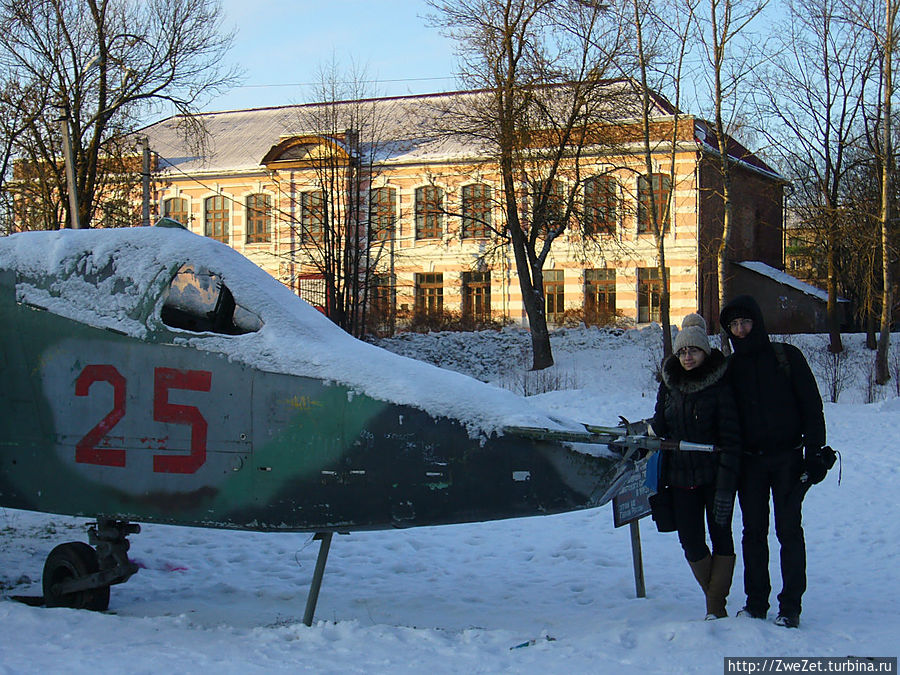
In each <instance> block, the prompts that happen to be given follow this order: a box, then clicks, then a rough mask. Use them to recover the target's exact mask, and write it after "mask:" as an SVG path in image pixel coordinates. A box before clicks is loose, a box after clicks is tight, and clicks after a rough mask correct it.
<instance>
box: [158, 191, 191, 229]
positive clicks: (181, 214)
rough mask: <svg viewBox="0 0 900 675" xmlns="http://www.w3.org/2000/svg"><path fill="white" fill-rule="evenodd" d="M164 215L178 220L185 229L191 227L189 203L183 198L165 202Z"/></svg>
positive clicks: (174, 198)
mask: <svg viewBox="0 0 900 675" xmlns="http://www.w3.org/2000/svg"><path fill="white" fill-rule="evenodd" d="M163 215H164V216H165V217H166V218H171V219H172V220H177V221H178V222H179V223H181V224H182V225H184V226H185V227H189V226H190V222H189V221H190V219H191V214H190V213H189V212H188V201H187V199H184V198H182V197H172V198H171V199H167V200H165V201H164V202H163Z"/></svg>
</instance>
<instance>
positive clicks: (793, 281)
mask: <svg viewBox="0 0 900 675" xmlns="http://www.w3.org/2000/svg"><path fill="white" fill-rule="evenodd" d="M736 264H737V265H739V266H740V267H743V268H744V269H748V270H750V271H751V272H756V273H757V274H762V275H763V276H766V277H769V278H770V279H772V280H773V281H776V282H778V283H779V284H782V285H784V286H789V287H791V288H794V289H796V290H798V291H800V292H801V293H805V294H806V295H811V296H812V297H814V298H816V299H817V300H822V301H823V302H828V291H823V290H822V289H821V288H816V287H815V286H813V285H812V284H808V283H806V282H805V281H800V280H799V279H797V278H796V277H792V276H791V275H790V274H788V273H787V272H782V271H781V270H779V269H775V268H774V267H772V266H770V265H767V264H766V263H764V262H759V261H758V260H745V261H743V262H739V263H736ZM838 302H849V301H848V300H846V299H845V298H838Z"/></svg>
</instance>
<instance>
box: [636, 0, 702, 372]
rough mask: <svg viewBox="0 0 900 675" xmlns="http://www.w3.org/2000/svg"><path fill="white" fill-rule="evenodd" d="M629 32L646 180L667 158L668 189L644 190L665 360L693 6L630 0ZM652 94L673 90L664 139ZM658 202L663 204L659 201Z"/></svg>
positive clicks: (668, 351) (668, 349)
mask: <svg viewBox="0 0 900 675" xmlns="http://www.w3.org/2000/svg"><path fill="white" fill-rule="evenodd" d="M630 6H631V28H632V30H633V37H634V52H635V60H634V67H635V68H636V70H637V78H638V81H639V83H640V87H639V90H638V93H639V95H640V98H641V107H640V111H641V112H640V120H641V131H642V133H641V151H642V155H643V161H644V180H647V181H651V180H653V175H654V170H653V160H654V155H656V154H657V153H659V152H660V151H662V152H663V153H665V154H666V155H667V161H668V186H669V189H667V190H662V189H661V190H656V189H653V186H650V187H651V189H649V190H648V191H647V194H648V197H649V204H648V207H647V208H646V209H645V214H644V217H645V218H647V219H648V221H649V226H650V230H651V232H652V233H653V236H654V240H655V243H656V263H657V269H658V271H659V272H658V273H659V279H660V284H661V287H662V288H661V292H660V308H659V314H660V320H659V322H660V324H661V326H662V331H663V345H662V347H663V356H664V357H667V356H669V355H670V354H671V353H672V326H671V320H670V314H669V307H670V292H669V270H668V267H667V266H666V248H665V238H666V235H667V234H668V231H669V228H670V222H671V220H672V215H673V213H672V195H673V193H674V187H675V184H676V175H675V153H676V152H677V147H678V139H679V135H680V133H681V129H680V127H679V119H680V117H681V113H680V110H679V102H680V99H681V91H682V74H683V71H684V64H685V58H686V56H687V49H688V35H689V31H690V26H691V23H692V21H693V16H694V10H695V3H694V2H693V0H686V1H684V2H675V3H671V2H665V1H664V2H654V1H653V0H631V2H630ZM651 90H660V91H670V92H672V102H673V104H674V105H673V107H671V108H670V109H669V110H668V111H667V112H669V113H670V116H671V119H672V121H671V134H670V135H669V136H667V137H666V136H662V135H661V134H658V133H652V132H651V128H652V126H653V125H654V117H655V116H657V115H658V110H657V106H656V105H654V100H653V97H652V95H651ZM658 199H662V202H663V203H657V200H658Z"/></svg>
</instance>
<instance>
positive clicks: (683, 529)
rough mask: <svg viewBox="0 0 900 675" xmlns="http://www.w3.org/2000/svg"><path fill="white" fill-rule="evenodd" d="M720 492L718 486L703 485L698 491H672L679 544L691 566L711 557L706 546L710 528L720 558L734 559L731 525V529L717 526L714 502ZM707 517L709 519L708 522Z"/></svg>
mask: <svg viewBox="0 0 900 675" xmlns="http://www.w3.org/2000/svg"><path fill="white" fill-rule="evenodd" d="M715 494H716V490H715V486H714V485H703V486H700V487H698V488H693V489H688V488H678V487H673V488H672V502H673V506H674V509H675V527H676V528H677V529H678V541H680V542H681V548H683V549H684V557H685V558H687V559H688V562H697V561H698V560H703V558H705V557H706V556H708V555H709V548H708V547H707V546H706V528H705V527H704V522H703V521H704V520H706V524H707V525H708V527H709V538H710V540H711V541H712V547H713V553H715V554H716V555H734V540H733V539H732V537H731V523H729V524H728V526H727V527H722V526H721V525H717V524H716V522H715V521H714V520H713V499H714V497H715ZM704 516H705V518H704Z"/></svg>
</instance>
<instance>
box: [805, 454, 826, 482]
mask: <svg viewBox="0 0 900 675" xmlns="http://www.w3.org/2000/svg"><path fill="white" fill-rule="evenodd" d="M833 463H834V462H832V464H833ZM803 464H804V467H803V470H804V472H805V473H806V475H807V477H808V478H809V482H810V483H811V484H813V485H815V484H817V483H821V482H822V481H823V480H825V474H827V473H828V469H829V468H830V467H829V465H828V463H827V462H826V460H825V456H824V454H823V453H822V449H821V448H815V449H813V448H807V449H806V458H805V459H804V462H803Z"/></svg>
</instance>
